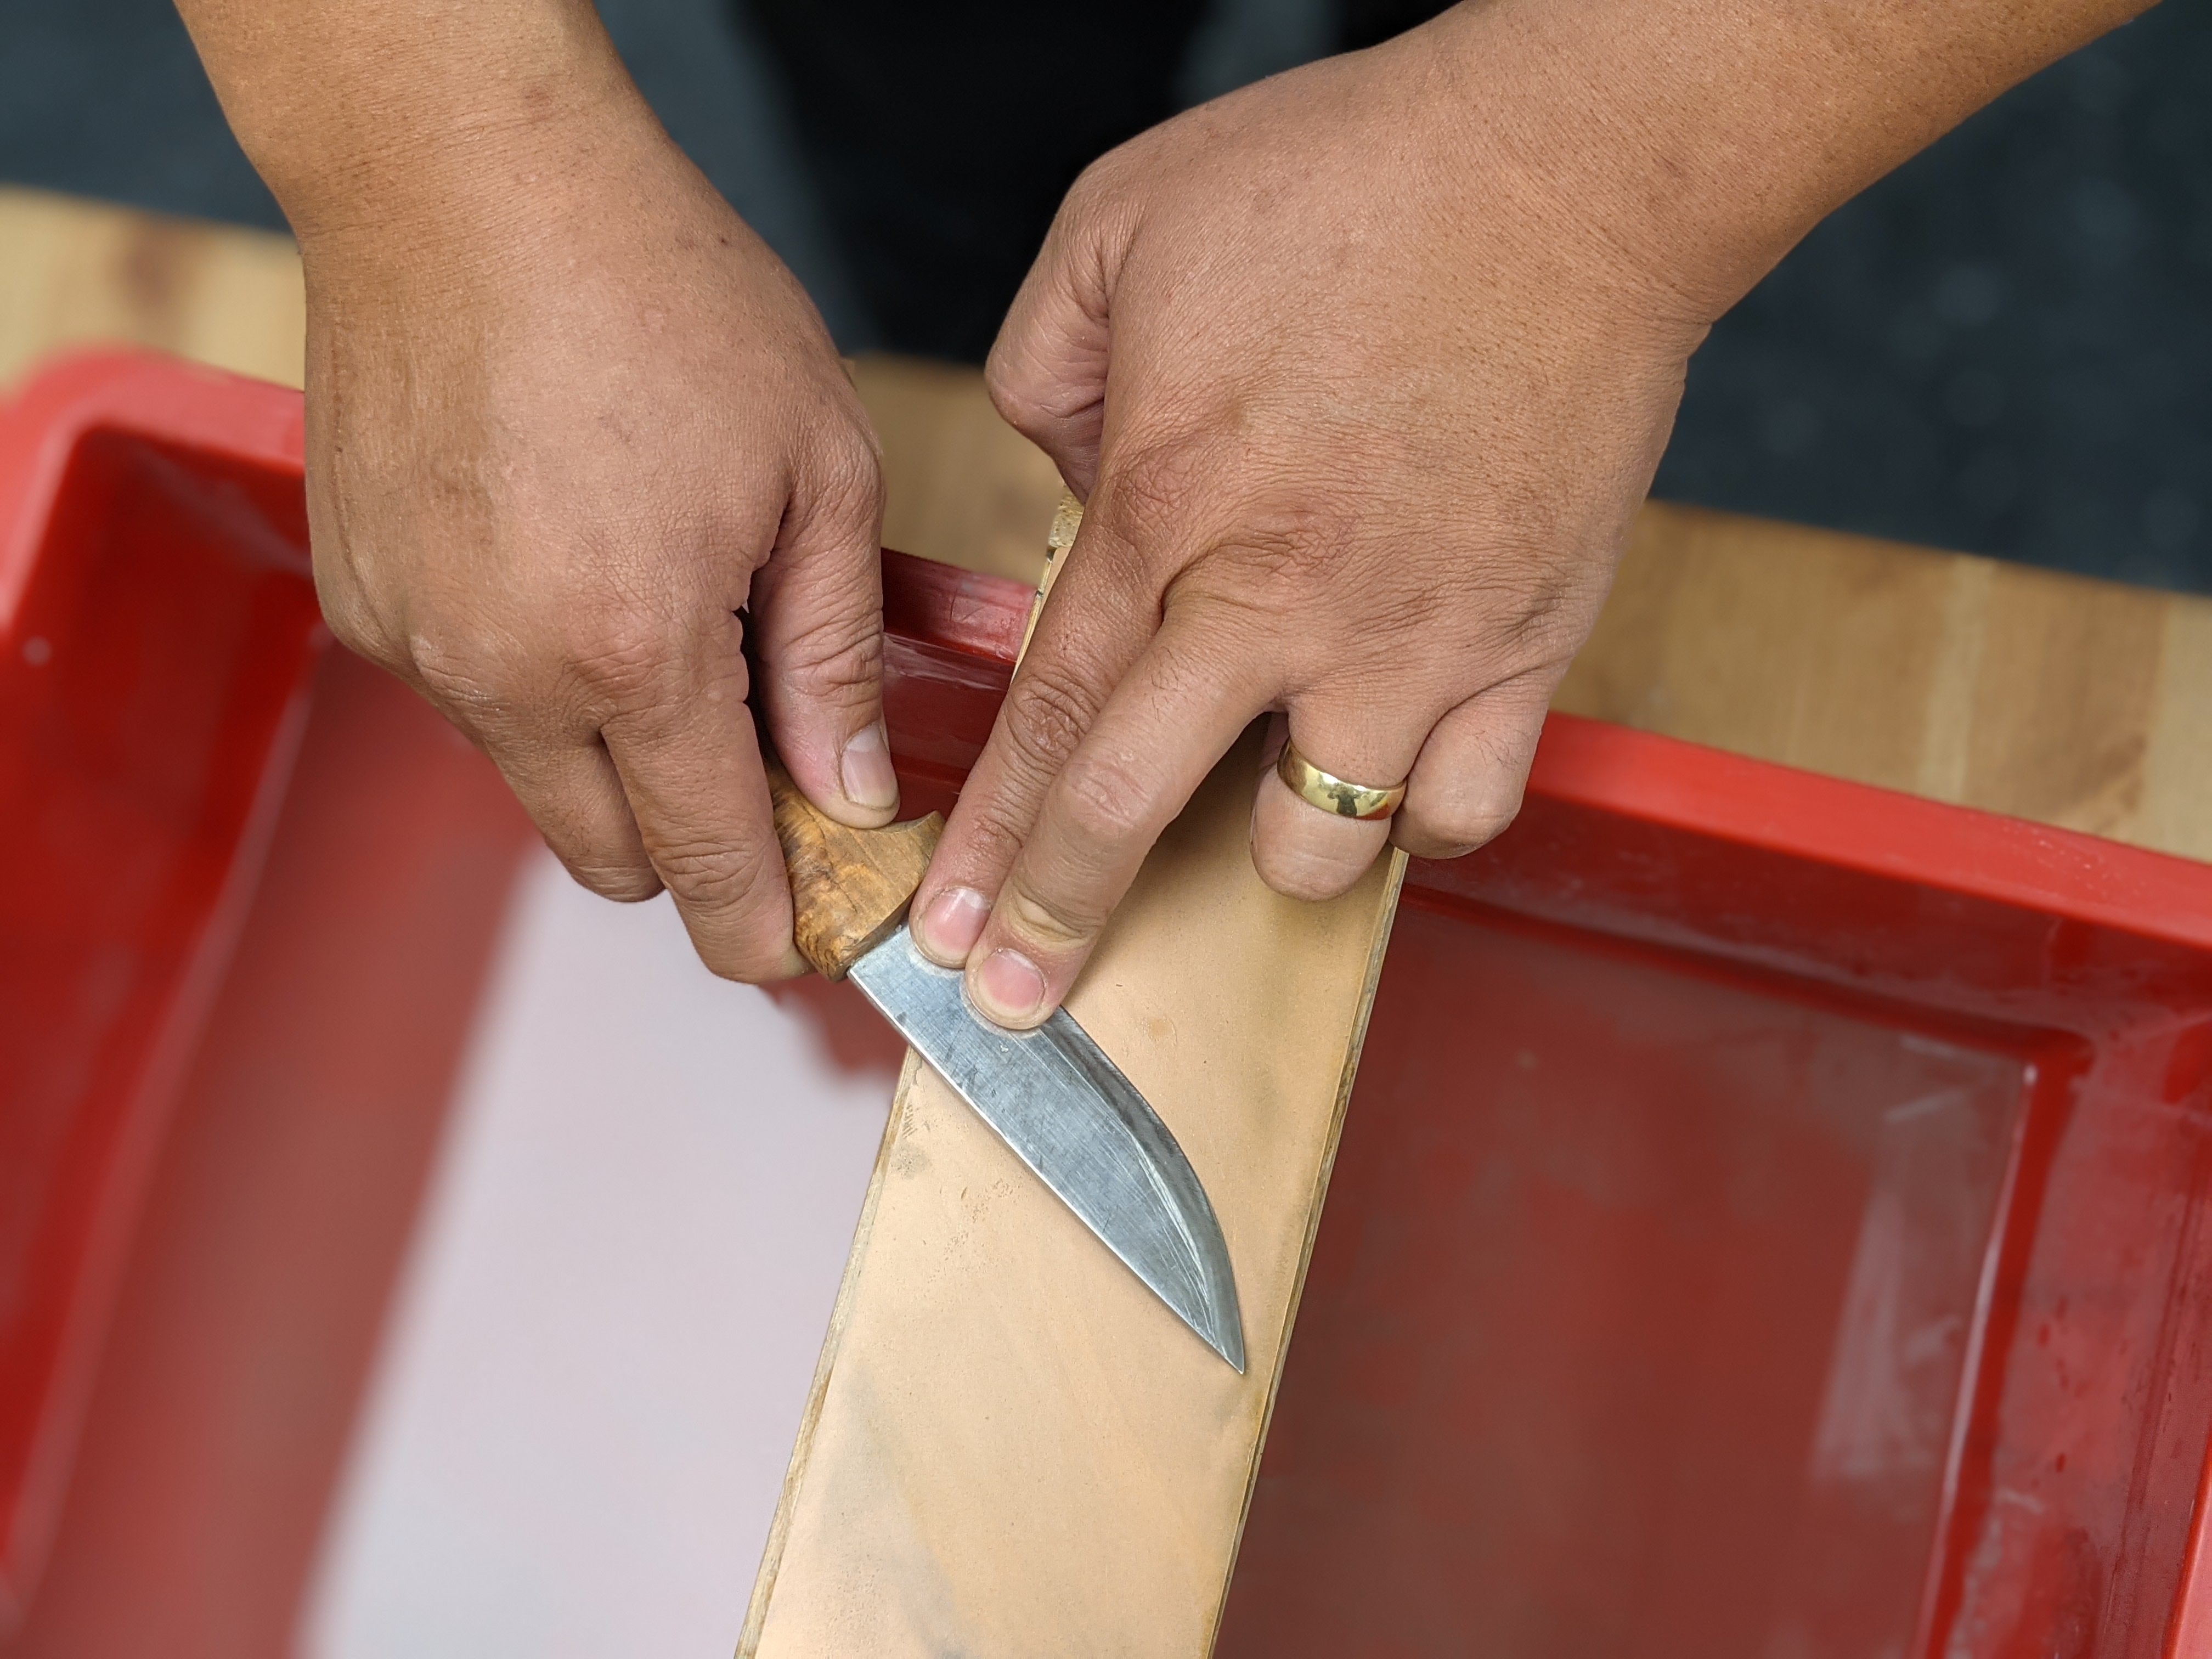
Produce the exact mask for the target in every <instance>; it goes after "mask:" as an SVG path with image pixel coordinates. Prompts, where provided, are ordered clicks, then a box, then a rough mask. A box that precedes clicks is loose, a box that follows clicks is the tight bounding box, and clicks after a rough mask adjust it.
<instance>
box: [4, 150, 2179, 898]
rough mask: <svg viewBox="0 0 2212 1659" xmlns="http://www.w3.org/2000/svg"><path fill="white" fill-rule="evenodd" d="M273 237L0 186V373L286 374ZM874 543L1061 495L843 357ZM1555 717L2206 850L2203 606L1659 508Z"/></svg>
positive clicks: (1031, 570)
mask: <svg viewBox="0 0 2212 1659" xmlns="http://www.w3.org/2000/svg"><path fill="white" fill-rule="evenodd" d="M303 315H304V309H303V306H302V301H301V295H300V277H299V262H298V260H297V258H295V256H294V254H293V252H292V249H291V246H290V244H289V242H287V241H286V240H284V239H283V238H282V237H277V236H270V235H268V234H264V233H261V232H256V231H245V230H236V229H229V228H219V227H214V226H208V225H201V224H194V223H188V222H182V221H177V220H167V219H160V218H156V217H154V216H149V215H146V214H141V213H136V212H132V211H131V210H126V209H121V208H114V207H107V206H103V205H97V204H89V203H85V202H81V201H76V200H74V199H71V198H68V197H58V196H48V195H42V194H40V193H38V192H35V191H21V190H12V189H0V377H12V376H14V375H15V374H20V373H21V371H22V370H23V369H24V368H27V367H28V366H29V364H30V363H31V362H33V360H34V359H36V358H38V357H40V356H43V355H45V354H46V352H48V351H50V350H52V349H58V348H59V347H61V346H64V345H66V344H70V343H85V342H90V341H95V340H124V341H132V342H136V343H141V344H146V345H154V346H160V347H163V348H165V349H169V350H173V351H178V352H181V353H183V354H184V355H185V356H192V357H197V358H199V359H201V360H202V361H204V362H212V363H216V364H218V365H220V366H222V367H224V368H234V369H237V370H239V371H240V372H242V373H246V374H260V375H264V376H265V377H267V378H269V379H271V380H283V381H286V382H288V383H290V384H294V385H296V384H298V381H299V377H300V364H301V328H302V322H301V319H302V317H303ZM855 380H856V383H857V384H858V386H859V387H860V394H861V398H862V400H863V401H864V402H866V404H867V405H868V408H869V411H870V413H871V414H872V416H874V418H875V421H876V423H877V428H878V431H879V433H880V434H881V435H882V438H883V441H884V469H885V473H886V477H887V482H888V488H889V493H890V501H889V507H888V510H887V513H886V516H885V529H884V539H885V540H886V541H887V542H888V543H889V544H890V545H892V546H895V547H901V548H903V549H904V550H907V551H908V552H911V553H918V554H921V555H922V556H925V557H927V558H934V559H940V560H944V561H946V562H951V563H955V564H962V565H966V566H967V567H969V568H972V569H986V570H992V571H995V572H997V573H999V574H1006V575H1013V576H1016V577H1018V578H1020V579H1021V580H1036V575H1037V570H1038V565H1039V562H1040V559H1039V554H1038V550H1039V549H1040V548H1042V545H1043V544H1044V538H1045V534H1046V531H1047V529H1048V526H1049V525H1050V524H1051V521H1052V515H1053V509H1054V505H1055V503H1056V502H1057V501H1058V499H1059V495H1060V481H1059V478H1058V477H1057V476H1056V475H1055V474H1054V471H1053V469H1052V466H1051V465H1050V463H1049V462H1048V461H1046V460H1045V459H1044V458H1043V457H1042V456H1041V455H1040V454H1038V453H1037V452H1036V450H1034V449H1033V448H1031V447H1030V446H1029V445H1028V444H1027V443H1026V442H1024V441H1023V440H1022V439H1021V438H1020V437H1019V436H1018V435H1016V434H1015V433H1013V432H1012V430H1010V429H1009V428H1006V426H1005V424H1004V423H1003V422H1000V420H999V419H998V416H996V414H995V413H994V411H993V410H992V409H991V406H990V400H989V398H987V396H986V395H985V392H984V391H983V386H982V377H981V375H980V374H977V373H976V372H975V371H974V370H972V369H968V368H955V367H949V366H946V365H942V364H929V363H915V362H904V361H901V360H898V359H893V358H867V359H863V360H862V361H861V362H860V363H859V364H857V365H856V368H855ZM1558 706H1559V707H1560V708H1565V709H1568V710H1571V712H1573V713H1576V714H1591V715H1595V716H1597V717H1599V718H1601V719H1606V720H1621V721H1624V722H1625V723H1626V724H1628V725H1631V726H1643V727H1644V728H1646V729H1647V730H1650V731H1655V732H1666V733H1668V734H1669V735H1671V736H1675V737H1682V738H1692V739H1693V740H1695V741H1697V742H1700V743H1709V744H1715V745H1716V746H1717V747H1720V748H1723V749H1732V750H1736V751H1738V752H1739V753H1743V754H1749V755H1756V756H1759V757H1763V758H1766V759H1771V760H1778V761H1782V762H1784V763H1788V764H1790V765H1793V766H1803V767H1808V768H1809V769H1813V770H1814V771H1820V772H1826V773H1831V774H1832V775H1837V776H1840V777H1848V778H1855V779H1858V780H1860V781H1863V782H1869V783H1875V784H1881V785H1883V786H1885V787H1890V788H1897V789H1905V790H1910V791H1911V792H1913V793H1918V794H1924V795H1931V796H1934V797H1935V798H1936V799H1942V800H1952V801H1959V802H1962V803H1964V804H1966V805H1973V806H1981V807H1986V808H1988V809H1990V810H1991V811H2000V812H2010V813H2015V814H2017V815H2019V816H2021V817H2030V818H2036V819H2039V820H2040V821H2042V822H2045V823H2059V824H2063V825H2066V826H2067V827H2069V828H2071V829H2087V830H2091V831H2093V832H2094V833H2096V834H2099V835H2106V836H2113V837H2114V838H2116V839H2118V840H2121V841H2127V842H2135V843H2136V844H2137V845H2140V846H2144V847H2151V848H2158V849H2160V850H2161V851H2165V852H2170V853H2179V854H2185V855H2187V856H2191V857H2195V858H2212V600H2208V599H2201V598H2194V597H2185V596H2180V595H2174V594H2166V593H2158V592H2150V591H2148V590H2145V589H2140V588H2132V587H2126V586H2120V585H2118V584H2116V583H2109V582H2097V581H2088V580H2081V579H2080V578H2075V577H2068V576H2061V575H2056V574H2051V573H2049V572H2045V571H2038V570H2033V569H2029V568H2025V567H2021V566H2014V565H2005V564H1999V563H1996V562H1992V561H1990V560H1985V559H1977V558H1970V557H1967V556H1963V555H1958V554H1947V553H1931V552H1929V551H1926V550H1921V549H1916V548H1908V547H1901V546H1898V545H1896V544H1891V543H1885V542H1879V541H1874V540H1869V539H1868V538H1863V537H1854V536H1844V535H1838V534H1835V533H1832V532H1826V531H1815V530H1806V529H1801V528H1798V527H1796V526H1787V525H1778V524H1771V523H1768V522H1765V521H1763V520H1753V519H1744V518H1739V517H1735V516H1733V515H1730V514H1727V513H1711V512H1705V511H1701V510H1699V509H1695V508H1687V507H1671V506H1667V505H1664V504H1661V503H1656V502H1655V503H1653V504H1652V505H1651V506H1650V507H1647V508H1645V510H1644V513H1643V515H1642V517H1641V518H1640V519H1639V520H1638V523H1637V526H1636V529H1635V532H1634V534H1633V536H1632V539H1631V543H1630V546H1629V548H1628V550H1627V553H1626V557H1625V559H1624V560H1623V562H1622V565H1621V572H1620V581H1619V584H1618V585H1617V586H1616V587H1615V590H1614V592H1613V599H1612V600H1611V602H1610V603H1609V604H1608V605H1607V608H1606V611H1605V614H1604V616H1603V617H1601V620H1600V622H1599V624H1598V629H1597V632H1596V635H1595V637H1594V638H1593V639H1592V641H1590V644H1589V647H1588V648H1587V649H1586V650H1585V651H1584V652H1583V655H1582V657H1581V659H1580V660H1579V661H1577V664H1576V665H1575V667H1574V670H1573V671H1572V672H1571V674H1570V675H1569V676H1568V678H1567V681H1566V683H1565V685H1564V686H1562V687H1561V689H1560V692H1559V699H1558Z"/></svg>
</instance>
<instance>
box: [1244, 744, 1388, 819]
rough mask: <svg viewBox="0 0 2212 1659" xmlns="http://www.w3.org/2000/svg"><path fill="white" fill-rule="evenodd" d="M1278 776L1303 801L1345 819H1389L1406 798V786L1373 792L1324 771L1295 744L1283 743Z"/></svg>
mask: <svg viewBox="0 0 2212 1659" xmlns="http://www.w3.org/2000/svg"><path fill="white" fill-rule="evenodd" d="M1275 775H1276V776H1277V777H1279V778H1280V779H1281V780H1282V781H1284V782H1285V783H1287V784H1288V785H1290V787H1291V793H1292V794H1294V795H1296V796H1297V797H1298V799H1301V800H1306V801H1310V802H1312V803H1313V804H1314V805H1316V806H1318V807H1320V808H1321V810H1322V811H1324V812H1334V813H1335V814H1336V815H1337V816H1338V817H1345V818H1387V817H1389V816H1390V814H1391V813H1393V812H1395V811H1397V810H1398V803H1399V802H1400V801H1402V800H1403V799H1406V786H1405V785H1404V784H1402V783H1394V784H1392V785H1391V786H1390V787H1389V788H1388V789H1372V788H1370V787H1368V786H1367V785H1365V784H1364V783H1349V782H1346V781H1345V780H1344V779H1342V778H1340V777H1338V776H1337V775H1336V774H1335V773H1334V772H1324V771H1322V769H1321V768H1319V767H1318V766H1316V765H1315V764H1314V763H1312V762H1311V761H1310V760H1308V759H1307V758H1306V757H1304V755H1301V754H1300V753H1298V746H1297V744H1294V743H1287V742H1286V743H1285V744H1283V757H1282V759H1280V760H1279V761H1277V762H1276V763H1275Z"/></svg>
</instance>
